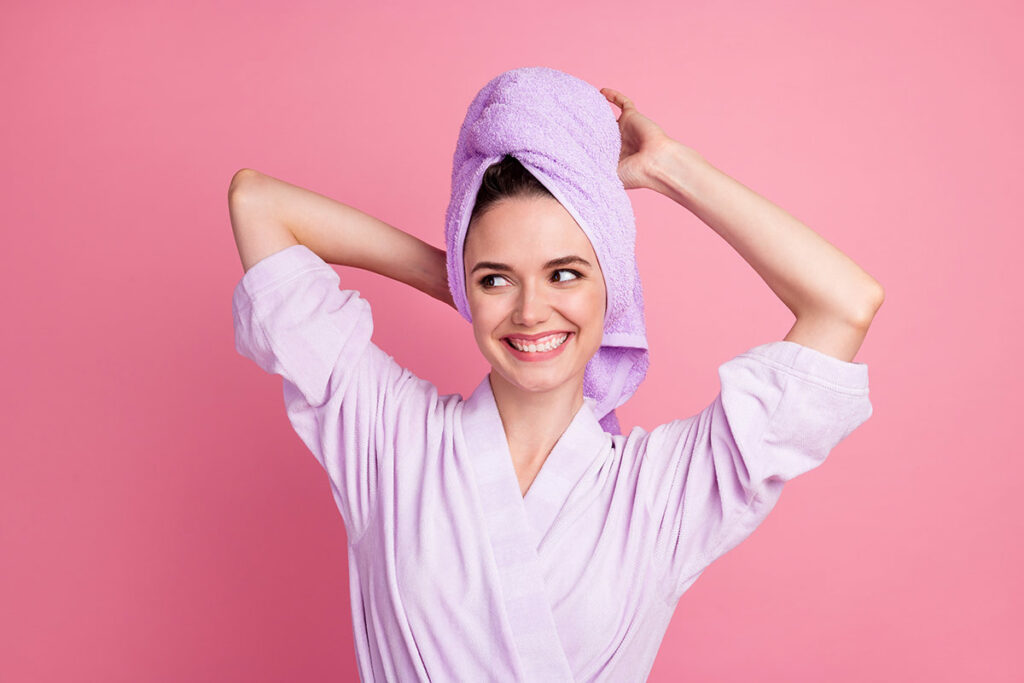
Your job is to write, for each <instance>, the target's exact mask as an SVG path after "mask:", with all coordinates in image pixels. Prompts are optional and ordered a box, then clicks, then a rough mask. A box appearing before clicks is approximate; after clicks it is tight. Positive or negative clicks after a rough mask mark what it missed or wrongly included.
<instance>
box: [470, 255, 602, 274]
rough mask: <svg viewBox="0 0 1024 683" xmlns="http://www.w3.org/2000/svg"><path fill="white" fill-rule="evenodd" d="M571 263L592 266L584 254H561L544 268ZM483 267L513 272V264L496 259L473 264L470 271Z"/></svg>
mask: <svg viewBox="0 0 1024 683" xmlns="http://www.w3.org/2000/svg"><path fill="white" fill-rule="evenodd" d="M571 264H580V265H584V266H587V267H588V268H591V267H592V266H591V265H590V261H588V260H587V259H585V258H583V257H582V256H575V255H572V256H559V257H558V258H553V259H551V260H550V261H548V262H547V263H545V264H544V268H554V267H555V266H568V265H571ZM481 268H486V269H487V270H503V271H505V272H509V273H510V272H512V268H511V266H509V265H507V264H504V263H496V262H494V261H480V262H479V263H477V264H476V265H475V266H473V270H471V271H469V272H470V274H471V275H472V274H473V273H475V272H476V271H478V270H480V269H481Z"/></svg>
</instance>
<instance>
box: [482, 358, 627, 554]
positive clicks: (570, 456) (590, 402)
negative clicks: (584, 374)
mask: <svg viewBox="0 0 1024 683" xmlns="http://www.w3.org/2000/svg"><path fill="white" fill-rule="evenodd" d="M596 405H597V402H596V401H595V400H594V399H592V398H590V397H584V398H583V405H582V406H580V409H579V410H578V411H576V414H575V415H574V416H573V419H572V421H570V423H569V426H568V427H566V429H565V431H564V432H563V433H562V435H561V436H560V437H559V438H558V441H557V442H556V443H555V445H554V447H553V448H552V449H551V453H550V454H548V457H547V459H546V460H545V461H544V465H543V466H542V467H541V469H540V471H539V472H538V473H537V476H536V477H535V478H534V480H533V483H531V484H530V488H529V489H527V491H526V495H525V496H523V495H522V492H521V491H520V489H519V480H518V478H517V477H516V471H515V466H514V465H513V463H512V453H511V451H510V449H509V446H508V439H507V438H506V437H505V428H504V426H503V425H502V422H501V414H500V413H499V412H498V404H497V402H496V401H495V399H494V393H493V391H492V390H491V382H490V378H489V376H488V375H485V376H484V378H483V380H482V381H481V382H480V384H479V385H477V387H476V389H475V390H474V391H473V393H472V395H470V397H469V398H468V399H467V400H466V402H465V405H464V406H463V412H462V425H463V433H464V434H465V437H466V441H467V446H469V452H470V457H471V458H472V459H473V462H474V464H475V465H476V466H477V467H478V471H479V472H480V474H482V475H485V476H486V477H487V479H488V480H490V481H491V482H492V483H494V484H495V485H497V486H499V487H500V489H501V491H500V492H498V493H499V495H500V497H501V499H502V500H510V498H511V496H510V493H509V492H510V491H511V492H512V493H515V498H516V500H517V502H518V503H519V504H520V505H519V507H521V508H522V513H523V514H525V515H526V517H527V518H528V519H529V522H530V527H531V528H532V529H533V531H534V533H535V535H536V543H535V544H534V547H535V548H536V547H539V546H540V544H541V543H542V542H543V540H544V537H545V536H546V535H547V533H548V531H549V530H550V529H551V526H552V524H553V523H554V521H555V518H556V516H557V515H558V513H559V511H560V510H561V509H562V507H563V506H564V504H565V501H566V499H567V498H568V497H569V494H570V493H571V492H572V490H573V488H574V487H575V486H576V484H577V483H578V482H579V480H580V478H581V477H582V476H583V473H584V472H585V471H586V470H587V468H588V467H590V466H591V465H593V464H595V461H597V460H598V459H599V456H601V455H604V454H606V453H607V451H608V450H609V449H610V448H611V446H612V438H611V435H610V434H608V433H607V432H605V431H604V428H603V427H601V423H600V422H599V421H598V419H597V414H596Z"/></svg>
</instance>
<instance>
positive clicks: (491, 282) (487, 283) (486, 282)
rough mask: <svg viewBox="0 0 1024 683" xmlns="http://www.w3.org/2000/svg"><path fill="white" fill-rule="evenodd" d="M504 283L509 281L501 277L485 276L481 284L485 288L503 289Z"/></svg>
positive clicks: (481, 279)
mask: <svg viewBox="0 0 1024 683" xmlns="http://www.w3.org/2000/svg"><path fill="white" fill-rule="evenodd" d="M496 280H500V282H495V281H496ZM504 282H508V281H507V280H506V279H505V278H504V277H503V276H501V275H484V276H483V277H482V278H480V284H481V285H483V286H484V287H503V286H504V285H503V284H502V283H504Z"/></svg>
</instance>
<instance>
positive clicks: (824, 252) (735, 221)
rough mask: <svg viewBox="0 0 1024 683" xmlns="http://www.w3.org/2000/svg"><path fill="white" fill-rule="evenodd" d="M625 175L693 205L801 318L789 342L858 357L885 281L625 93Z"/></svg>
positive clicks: (614, 98)
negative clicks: (676, 136)
mask: <svg viewBox="0 0 1024 683" xmlns="http://www.w3.org/2000/svg"><path fill="white" fill-rule="evenodd" d="M603 92H604V94H605V97H607V98H608V100H609V101H610V102H612V103H614V104H615V105H616V106H618V107H619V108H620V109H621V110H622V113H621V115H620V117H619V129H620V131H621V133H622V155H621V157H620V160H619V175H620V177H621V178H622V179H623V184H624V185H625V187H626V188H627V189H629V188H637V187H647V188H650V189H652V190H654V191H656V192H658V193H660V194H664V195H665V196H667V197H669V198H671V199H673V200H674V201H675V202H677V203H678V204H680V205H682V206H683V207H685V208H687V209H689V210H690V211H691V212H692V213H693V214H694V215H696V216H697V217H698V218H700V219H701V220H702V221H703V222H704V223H705V224H706V225H708V226H709V227H710V228H711V229H712V230H714V231H715V232H716V233H718V234H719V235H720V236H721V237H722V238H723V239H725V241H726V242H728V243H729V244H730V245H731V246H732V247H733V248H734V249H735V250H736V251H737V252H738V253H739V254H740V256H742V257H743V259H744V260H745V261H746V262H747V263H749V264H750V265H751V266H752V267H753V268H754V270H755V271H757V274H758V275H760V276H761V278H762V279H763V280H764V281H765V283H766V284H767V285H768V286H769V287H770V288H771V290H772V291H773V292H775V294H776V295H777V296H778V297H779V299H781V300H782V302H783V303H784V304H785V305H786V307H787V308H789V310H790V311H792V312H793V315H795V316H796V323H795V324H794V325H793V327H792V329H790V331H789V333H788V334H787V335H786V337H785V340H786V341H792V342H796V343H798V344H801V345H802V346H807V347H810V348H813V349H816V350H818V351H821V352H822V353H826V354H828V355H830V356H833V357H835V358H839V359H840V360H844V361H852V360H853V357H854V356H855V355H856V353H857V350H858V349H859V348H860V346H861V344H862V343H863V341H864V337H865V336H866V335H867V331H868V327H869V326H870V325H871V321H872V319H873V318H874V315H875V313H876V312H877V311H878V309H879V307H880V306H881V305H882V301H883V300H884V299H885V292H884V290H883V289H882V285H880V284H879V283H878V281H877V280H875V279H874V278H872V277H871V276H870V275H868V273H866V272H865V271H864V270H863V269H862V268H861V267H860V266H858V265H857V264H856V263H854V261H853V260H852V259H851V258H850V257H848V256H847V255H846V254H844V253H843V252H841V251H839V249H837V248H836V247H834V246H833V245H832V244H830V243H829V242H828V241H827V240H825V238H823V237H822V236H821V235H819V234H818V233H816V232H814V231H813V230H812V229H811V228H809V227H807V226H806V225H804V224H803V223H801V222H800V221H798V220H797V219H796V218H794V217H793V216H791V215H790V214H788V213H787V212H786V211H784V210H783V209H782V208H781V207H779V206H777V205H775V204H773V203H772V202H770V201H769V200H767V199H765V198H764V197H762V196H760V195H759V194H757V193H756V192H754V191H753V190H751V189H750V188H748V187H746V186H744V185H743V184H742V183H740V182H739V181H737V180H734V179H733V178H731V177H729V176H728V175H726V174H725V173H723V172H722V171H720V170H718V169H717V168H715V167H714V166H712V165H711V164H710V163H709V162H708V161H707V160H705V159H704V158H703V157H702V156H701V155H700V154H698V153H697V152H695V151H694V150H692V149H690V148H689V147H686V146H684V145H682V144H681V143H679V142H677V141H675V140H673V139H672V138H670V137H668V136H667V135H666V134H665V133H664V131H662V130H661V128H660V127H658V126H657V124H655V123H654V122H653V121H651V120H650V119H648V118H647V117H646V116H644V115H642V114H641V113H640V112H639V111H637V109H636V107H635V106H634V105H633V103H632V101H630V100H629V99H628V98H626V97H625V96H624V95H623V94H622V93H620V92H618V91H617V90H612V89H611V88H604V89H603Z"/></svg>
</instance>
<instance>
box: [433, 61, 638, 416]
mask: <svg viewBox="0 0 1024 683" xmlns="http://www.w3.org/2000/svg"><path fill="white" fill-rule="evenodd" d="M621 145H622V140H621V137H620V133H619V128H618V123H617V122H616V120H615V116H614V114H613V113H612V111H611V109H610V106H609V103H608V100H607V99H606V98H605V97H604V95H602V94H601V92H600V91H599V90H597V89H596V88H595V87H594V86H592V85H590V84H589V83H587V82H586V81H583V80H580V79H579V78H576V77H575V76H571V75H569V74H567V73H564V72H562V71H558V70H557V69H551V68H547V67H524V68H520V69H513V70H511V71H506V72H505V73H502V74H500V75H499V76H497V77H495V78H494V79H492V80H491V81H490V82H489V83H487V85H485V86H484V87H483V88H482V89H481V90H480V92H479V93H477V95H476V97H475V98H474V99H473V101H472V103H471V104H470V105H469V110H468V111H467V112H466V118H465V121H464V122H463V124H462V128H461V130H460V131H459V140H458V144H457V146H456V148H455V156H454V159H453V163H452V195H451V200H450V202H449V204H448V210H447V213H446V225H445V243H446V248H447V259H448V286H449V288H450V289H451V293H452V298H453V299H454V301H455V306H456V308H457V309H458V311H459V313H461V314H462V316H463V317H464V318H465V319H466V320H469V321H471V322H472V317H471V315H470V311H469V303H468V301H467V299H466V282H465V270H464V265H463V252H462V247H463V244H464V243H465V239H466V231H467V229H468V227H469V219H470V214H471V212H472V210H473V206H474V204H475V203H476V196H477V192H478V191H479V189H480V183H481V180H482V178H483V174H484V171H486V170H487V168H488V167H490V166H491V165H492V164H495V163H497V162H499V161H501V160H502V159H503V158H504V157H505V155H506V154H507V155H511V156H513V157H515V158H516V159H517V160H518V161H519V162H520V163H521V164H522V165H523V166H524V167H525V168H526V169H527V170H528V171H529V172H530V173H531V174H533V176H534V177H536V178H537V180H539V181H540V182H541V183H542V184H543V185H544V186H545V187H546V188H547V189H548V190H549V191H550V192H551V194H552V195H554V197H555V198H556V199H557V200H558V201H559V203H561V205H562V206H563V207H565V209H566V210H567V211H568V212H569V214H570V215H572V217H573V218H574V219H575V221H576V223H577V224H579V226H580V228H582V229H583V232H584V233H585V234H586V236H587V237H588V238H589V239H590V243H591V245H593V247H594V252H595V253H596V254H597V259H598V261H599V263H600V266H601V271H602V273H603V274H604V281H605V288H606V291H607V296H608V306H607V309H606V311H605V319H604V338H603V340H602V343H601V347H600V348H599V349H598V351H597V353H595V354H594V356H593V358H591V359H590V362H589V363H588V364H587V367H586V370H585V371H584V375H583V394H584V396H587V397H590V398H592V399H594V400H595V402H596V412H597V417H598V419H599V420H600V422H601V426H602V427H604V429H605V431H607V432H611V433H612V434H619V433H621V428H620V426H619V421H618V418H617V417H616V415H615V408H617V407H619V406H620V405H622V404H623V403H625V402H626V401H627V400H628V399H629V397H630V396H632V395H633V393H634V392H635V391H636V389H637V387H639V386H640V383H641V382H642V381H643V380H644V377H645V376H646V374H647V366H648V363H649V358H648V352H647V334H646V326H645V323H644V300H643V290H642V288H641V285H640V272H639V270H638V268H637V263H636V252H635V247H636V222H635V218H634V216H633V206H632V204H631V203H630V201H629V197H628V196H627V195H626V190H625V188H624V187H623V185H622V181H621V180H620V179H619V176H618V164H619V152H620V150H621Z"/></svg>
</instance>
